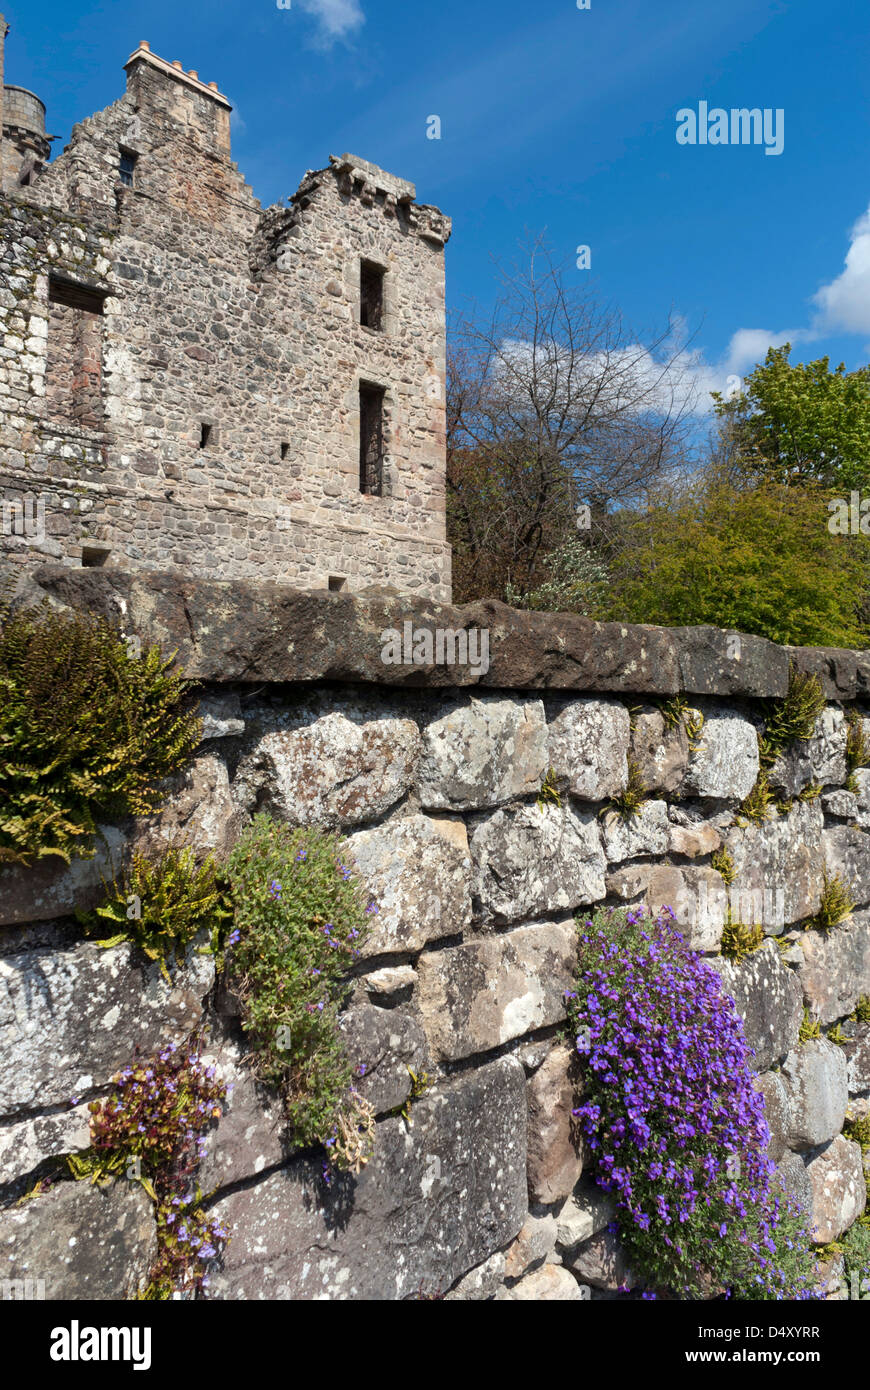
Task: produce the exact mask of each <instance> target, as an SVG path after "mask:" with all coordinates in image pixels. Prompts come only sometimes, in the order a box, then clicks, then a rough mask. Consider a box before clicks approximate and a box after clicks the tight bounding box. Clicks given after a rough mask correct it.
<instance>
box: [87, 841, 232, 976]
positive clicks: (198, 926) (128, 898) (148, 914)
mask: <svg viewBox="0 0 870 1390" xmlns="http://www.w3.org/2000/svg"><path fill="white" fill-rule="evenodd" d="M231 915H232V914H231V912H230V909H229V907H228V905H227V902H226V898H225V894H224V890H223V887H222V884H221V882H220V879H219V870H218V865H217V862H216V860H215V859H214V857H213V856H212V855H209V856H208V857H207V858H206V859H205V860H204V861H203V863H202V864H201V865H199V866H197V864H196V860H195V857H194V853H193V850H192V849H190V848H186V849H182V850H177V849H174V848H172V847H170V848H169V849H167V850H166V852H165V854H164V855H163V857H162V858H161V859H159V860H156V861H154V860H151V859H148V858H147V857H146V856H145V855H143V854H140V853H139V852H138V851H135V852H134V854H133V860H132V864H131V866H130V870H129V872H128V873H127V874H126V875H125V876H124V877H123V878H122V879H121V880H118V879H116V880H115V881H114V883H113V884H112V885H111V886H110V888H109V894H108V898H107V901H106V902H105V903H104V904H103V906H102V907H98V908H96V909H95V910H94V911H93V912H81V911H80V912H77V913H76V916H77V918H78V920H79V921H80V922H81V923H82V925H83V926H84V928H85V930H86V931H87V932H88V934H89V935H93V934H94V933H95V932H105V931H107V930H108V931H110V932H111V931H112V928H115V929H116V930H115V931H114V933H113V934H112V935H110V936H109V937H108V938H106V939H104V940H102V941H99V942H98V943H97V944H98V945H100V946H107V947H108V946H117V945H118V944H119V943H120V942H121V941H130V942H132V943H133V945H134V946H138V947H139V949H140V950H142V951H144V953H145V955H146V956H148V958H149V960H156V961H159V962H160V968H161V970H162V971H163V974H164V975H165V976H166V977H167V978H168V974H169V972H168V970H167V968H166V961H167V959H168V957H170V956H174V957H175V958H176V960H178V959H180V958H181V957H182V956H183V955H184V952H185V950H186V948H187V947H188V946H189V945H190V943H191V942H192V941H193V940H194V938H195V937H196V936H197V935H198V934H199V933H200V932H201V931H208V932H209V935H210V938H211V947H212V950H213V951H214V953H215V955H220V950H221V943H222V936H223V924H224V922H225V921H226V919H227V918H228V917H230V916H231Z"/></svg>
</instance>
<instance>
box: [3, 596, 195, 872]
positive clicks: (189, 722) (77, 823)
mask: <svg viewBox="0 0 870 1390" xmlns="http://www.w3.org/2000/svg"><path fill="white" fill-rule="evenodd" d="M172 667H173V662H172V659H171V658H169V659H166V658H164V657H163V656H162V655H161V653H160V650H159V648H158V647H156V646H151V647H148V648H146V649H144V650H142V651H141V653H139V644H138V643H137V642H127V641H126V640H124V639H123V638H122V637H121V635H120V633H119V632H118V631H117V630H116V629H115V628H114V627H112V626H111V624H109V623H108V622H106V621H105V620H104V619H102V618H97V617H93V616H91V615H89V614H82V613H68V612H56V611H54V610H52V609H51V608H49V607H48V606H47V605H42V606H40V607H39V608H37V609H35V610H34V609H31V610H27V611H20V612H13V611H12V608H11V604H10V602H9V601H8V600H7V599H5V598H0V867H2V865H3V864H4V863H7V864H9V863H20V864H31V863H33V861H34V860H36V859H40V858H43V857H45V856H48V855H55V856H57V857H59V858H61V859H63V860H64V861H65V862H67V863H69V861H70V860H71V858H72V857H73V856H84V857H89V856H90V855H92V854H93V840H94V835H95V831H96V824H97V817H98V816H106V817H112V816H118V815H124V814H127V813H132V814H137V815H138V814H147V813H148V812H150V811H152V810H153V809H154V807H155V805H156V804H157V801H158V799H159V795H160V793H159V783H160V782H161V780H162V779H163V778H165V777H166V776H167V775H168V774H170V773H172V772H175V771H177V770H178V769H179V768H180V767H182V766H183V765H184V764H185V762H186V761H187V760H188V758H189V756H190V754H191V753H192V751H193V750H194V749H195V747H196V745H197V743H198V742H199V736H200V730H201V723H200V721H199V720H198V719H197V717H196V715H195V710H194V708H193V702H192V697H191V690H190V686H189V683H187V682H185V681H184V680H183V678H182V677H181V675H179V674H178V673H177V672H175V671H173V669H172Z"/></svg>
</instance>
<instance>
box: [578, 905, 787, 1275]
mask: <svg viewBox="0 0 870 1390" xmlns="http://www.w3.org/2000/svg"><path fill="white" fill-rule="evenodd" d="M579 964H580V968H579V971H578V985H577V990H576V992H575V991H571V992H569V993H568V995H567V1002H568V1007H569V1011H570V1015H571V1020H572V1024H573V1025H574V1031H575V1034H576V1049H577V1052H578V1055H579V1056H580V1059H581V1063H582V1068H583V1073H584V1080H585V1088H584V1094H583V1097H582V1099H583V1103H582V1104H581V1105H579V1106H578V1107H577V1109H576V1110H575V1111H574V1114H575V1117H576V1119H577V1121H578V1123H579V1125H580V1128H581V1129H582V1132H583V1134H584V1136H585V1138H586V1141H587V1143H588V1146H589V1148H590V1149H591V1151H592V1153H593V1154H594V1156H595V1162H596V1169H597V1181H598V1182H599V1184H600V1185H601V1186H602V1187H604V1188H606V1189H607V1190H608V1191H609V1192H611V1193H613V1194H614V1195H615V1196H616V1198H617V1210H618V1213H619V1229H620V1233H621V1235H622V1237H623V1240H624V1241H625V1243H626V1245H627V1246H628V1247H629V1251H630V1254H631V1256H632V1259H633V1261H634V1267H636V1268H640V1269H644V1268H645V1270H646V1272H647V1274H648V1275H650V1276H651V1282H655V1281H656V1279H658V1281H659V1283H660V1284H663V1285H666V1286H667V1287H670V1288H671V1289H673V1291H674V1292H675V1293H676V1294H677V1295H678V1296H681V1297H704V1296H706V1297H709V1296H711V1290H713V1291H715V1290H720V1291H726V1292H727V1291H729V1290H731V1289H733V1290H734V1291H735V1293H736V1291H737V1290H741V1291H743V1290H745V1289H747V1288H751V1289H752V1290H753V1292H751V1293H742V1294H741V1296H749V1297H756V1298H764V1297H768V1298H799V1297H811V1296H812V1293H811V1280H810V1277H809V1276H810V1271H809V1268H807V1275H806V1278H803V1279H802V1278H801V1277H800V1276H799V1275H798V1274H796V1273H795V1272H794V1270H793V1269H792V1268H791V1265H792V1263H793V1262H788V1261H787V1262H786V1263H788V1265H789V1268H788V1269H785V1268H783V1267H781V1265H780V1263H779V1262H778V1257H779V1255H780V1245H781V1244H782V1241H780V1242H778V1241H777V1235H778V1234H780V1235H783V1236H784V1235H785V1227H784V1225H783V1218H784V1216H785V1208H784V1205H783V1202H782V1200H781V1199H780V1198H778V1197H777V1196H776V1194H775V1192H774V1191H773V1189H772V1187H771V1175H772V1171H773V1164H772V1163H771V1162H770V1160H769V1158H768V1157H767V1145H768V1142H769V1139H770V1132H769V1130H768V1126H767V1123H766V1120H765V1115H764V1098H763V1096H762V1095H761V1094H760V1092H758V1091H756V1089H755V1087H754V1086H753V1083H752V1072H751V1069H750V1065H749V1061H750V1056H751V1052H750V1049H749V1048H748V1046H747V1044H746V1040H745V1038H744V1035H743V1028H742V1024H741V1022H740V1019H739V1018H738V1016H737V1014H736V1011H735V1007H734V1002H733V1000H732V999H730V998H728V997H727V996H725V995H723V993H722V992H721V981H720V977H719V975H718V974H717V973H716V971H715V970H713V969H712V967H711V966H709V965H707V964H706V963H705V962H704V961H703V960H702V959H701V958H700V957H699V956H698V955H697V954H696V953H695V952H694V951H692V950H691V949H690V948H689V947H688V946H687V944H686V942H685V939H684V938H683V936H682V935H681V934H680V932H679V931H678V930H677V928H676V926H675V923H674V917H673V913H672V912H671V911H670V909H669V908H665V909H663V911H662V913H660V914H659V916H658V917H655V918H653V917H646V916H645V915H644V913H643V910H639V911H637V912H628V913H625V912H624V911H622V912H615V911H610V912H601V913H598V914H596V917H595V920H594V921H589V922H587V923H586V924H585V930H584V931H583V932H582V934H581V942H580V962H579ZM793 1215H794V1214H793V1213H791V1214H790V1216H791V1217H793ZM786 1224H787V1223H786ZM794 1224H795V1223H794V1221H793V1220H792V1225H794ZM798 1224H799V1223H798ZM780 1226H783V1229H782V1231H780Z"/></svg>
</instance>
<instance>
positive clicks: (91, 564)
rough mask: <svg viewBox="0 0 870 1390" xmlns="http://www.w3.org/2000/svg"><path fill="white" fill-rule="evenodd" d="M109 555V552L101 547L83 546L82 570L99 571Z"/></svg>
mask: <svg viewBox="0 0 870 1390" xmlns="http://www.w3.org/2000/svg"><path fill="white" fill-rule="evenodd" d="M111 553H112V552H111V551H110V550H106V549H104V548H103V547H102V546H96V545H83V546H82V568H83V569H99V568H100V567H101V566H102V565H105V564H106V562H107V560H108V558H109V556H110V555H111Z"/></svg>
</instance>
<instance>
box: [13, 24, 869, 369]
mask: <svg viewBox="0 0 870 1390" xmlns="http://www.w3.org/2000/svg"><path fill="white" fill-rule="evenodd" d="M2 3H4V0H0V4H2ZM5 8H6V17H7V20H8V21H9V22H10V24H11V26H12V32H11V34H10V37H9V40H8V42H7V60H6V81H7V82H15V83H18V84H20V85H22V86H27V87H31V88H32V89H33V90H35V91H36V92H38V93H39V95H40V96H41V97H42V98H43V100H44V101H45V102H46V104H47V106H48V125H49V130H50V131H51V132H52V133H56V134H57V135H59V136H60V137H61V139H60V140H59V141H58V142H57V144H56V145H55V150H59V149H60V147H61V145H62V143H63V142H65V141H66V139H67V138H68V136H69V131H70V128H71V126H72V124H73V122H74V121H75V120H77V119H79V118H81V117H82V116H85V115H89V114H90V113H91V112H92V111H94V110H97V109H99V108H101V107H103V106H106V105H108V103H109V102H111V101H112V100H114V99H115V98H116V97H117V96H118V95H120V93H121V92H122V91H123V85H124V74H123V72H122V70H121V65H122V64H123V62H124V60H125V59H126V58H127V56H128V55H129V53H130V52H131V51H132V50H133V49H134V48H135V47H136V46H137V45H138V42H139V40H140V39H147V40H148V41H149V42H150V44H151V47H152V49H153V50H154V51H155V52H156V53H158V54H160V55H161V56H162V57H165V58H168V59H169V60H172V59H175V58H180V59H181V61H182V63H183V65H184V67H185V68H196V69H197V70H198V72H199V75H200V77H201V78H202V79H203V80H204V81H211V80H215V81H217V83H218V86H219V87H220V89H221V90H222V91H223V92H225V93H226V94H227V95H228V97H229V98H230V100H231V101H232V102H233V104H234V106H235V108H236V111H235V116H234V127H233V157H234V158H235V159H236V160H237V162H238V164H239V166H240V168H241V169H242V171H243V172H244V173H245V175H246V177H247V179H248V181H249V182H250V183H251V184H252V185H253V187H254V191H255V193H256V194H257V196H258V197H259V198H260V199H261V200H262V202H263V204H264V206H265V205H267V204H268V203H270V202H274V201H276V200H277V199H279V198H281V197H283V196H286V195H287V194H288V193H290V192H292V191H293V190H294V189H295V187H296V185H297V184H298V182H299V179H300V178H301V176H302V174H303V173H304V172H305V170H306V168H308V167H318V166H319V165H322V164H324V163H326V159H327V156H328V155H329V154H330V153H333V154H341V153H343V152H344V151H345V150H349V151H351V152H352V153H354V154H357V155H361V156H363V157H365V158H368V159H371V160H373V161H374V162H375V163H377V164H381V165H382V166H383V167H385V168H387V169H389V170H391V171H392V172H394V173H397V174H400V175H402V176H404V177H407V178H410V179H413V180H414V181H415V182H416V184H417V191H418V197H419V198H420V199H421V200H423V201H426V202H432V203H436V204H437V205H438V206H440V207H441V208H443V210H444V211H445V212H447V213H449V214H450V215H451V216H452V217H453V219H454V234H453V239H452V241H451V243H450V245H449V247H448V252H447V265H448V300H449V303H450V304H451V305H452V306H456V307H461V306H463V305H464V304H466V303H467V302H468V301H469V299H471V298H474V299H476V300H477V301H478V302H480V303H482V304H484V305H485V304H486V303H487V302H488V301H490V300H491V298H492V296H493V294H494V293H495V292H496V288H497V284H496V272H495V269H494V265H493V258H495V259H496V260H498V261H501V262H509V261H510V260H511V259H512V258H514V257H515V256H516V255H517V251H518V244H519V242H520V241H521V240H522V238H523V236H524V234H525V233H526V232H527V231H528V232H532V233H537V232H542V231H544V230H545V231H546V235H547V239H548V241H549V242H550V244H551V246H552V248H553V250H554V252H555V254H556V256H557V258H558V259H562V258H563V257H564V258H566V259H567V260H568V262H569V266H570V271H569V278H570V279H572V280H576V282H577V283H584V284H585V283H587V282H588V281H590V280H591V281H592V282H593V283H594V285H595V287H596V289H597V290H598V291H599V292H600V293H601V294H602V295H603V296H604V297H605V298H606V299H607V300H609V301H611V302H612V303H614V304H616V305H618V306H619V307H620V309H621V310H622V312H623V314H624V315H625V317H626V319H627V321H628V322H629V323H630V324H631V325H633V326H635V327H636V329H637V331H638V334H639V335H642V334H643V332H644V330H648V329H651V328H655V327H661V326H663V324H664V323H665V322H666V320H667V318H668V315H669V314H673V315H675V316H677V317H678V318H680V319H682V320H684V321H685V322H686V324H687V325H688V328H689V330H690V331H691V332H692V333H693V337H692V341H691V352H692V357H691V359H690V367H691V370H692V372H693V373H694V374H695V376H696V378H697V380H698V381H699V382H700V384H701V386H702V387H705V388H706V387H707V386H708V385H710V384H714V385H720V386H721V385H724V383H725V379H726V376H727V375H728V374H729V373H731V372H734V373H737V374H741V373H743V372H744V371H745V370H748V369H751V366H752V364H753V363H754V362H755V361H756V360H758V359H759V357H763V355H764V351H765V348H766V345H767V343H768V342H769V341H781V340H782V338H783V336H784V335H788V336H790V337H791V338H792V339H793V340H796V341H797V347H796V349H795V351H794V352H793V354H792V356H793V360H794V359H798V358H801V359H808V358H811V357H818V356H821V355H822V354H829V355H830V356H831V357H832V359H833V361H834V362H835V363H836V362H838V361H840V360H844V361H845V362H846V365H847V367H849V368H854V367H857V366H860V365H862V364H864V363H866V362H867V361H870V215H868V207H870V164H868V158H867V149H868V124H870V109H868V95H870V64H868V51H870V50H868V38H870V7H868V6H867V5H866V3H859V0H846V2H845V3H837V0H828V3H827V4H825V5H822V4H820V3H819V0H722V3H719V4H715V5H711V4H709V3H704V0H659V2H658V3H656V0H590V8H589V9H584V10H580V9H578V8H577V3H576V0H538V3H535V4H531V3H522V0H441V2H440V3H437V4H436V3H433V0H292V4H291V7H290V8H287V9H283V8H279V6H278V4H277V3H276V0H245V3H242V0H211V2H210V3H206V0H183V3H182V0H173V2H172V3H168V0H124V3H102V4H99V3H91V4H89V3H85V2H79V0H69V3H60V0H42V2H41V3H40V4H39V5H34V4H32V3H31V2H30V0H28V3H27V4H24V3H21V0H5ZM700 101H707V102H708V103H709V105H710V106H711V107H724V108H726V109H730V108H732V107H761V108H771V109H773V110H776V109H777V108H781V109H782V110H783V111H784V113H785V114H784V149H783V152H782V153H781V154H780V155H767V154H765V151H764V148H763V147H762V146H759V145H745V146H744V145H724V146H715V145H711V144H707V145H700V144H697V145H694V146H691V145H679V144H678V143H677V141H676V138H675V137H676V129H677V120H676V113H677V112H678V110H680V109H681V108H693V109H695V110H697V108H698V103H699V102H700ZM431 115H438V116H439V117H440V119H441V123H442V128H441V139H440V140H430V139H427V136H426V131H427V118H428V117H429V116H431ZM862 219H863V220H862ZM581 244H585V245H589V246H590V247H591V252H592V269H591V272H590V271H581V270H577V269H576V268H575V248H576V247H577V246H579V245H581ZM847 258H848V259H847ZM825 287H827V289H826V288H825Z"/></svg>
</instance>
